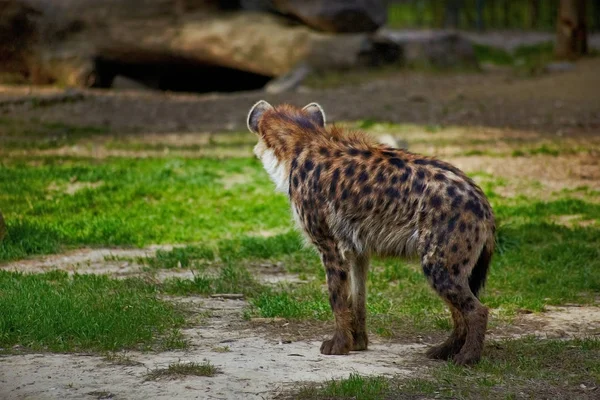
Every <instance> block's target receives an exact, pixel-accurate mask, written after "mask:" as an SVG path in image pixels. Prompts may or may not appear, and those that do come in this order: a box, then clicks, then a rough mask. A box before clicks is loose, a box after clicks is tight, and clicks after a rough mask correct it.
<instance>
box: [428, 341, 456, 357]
mask: <svg viewBox="0 0 600 400" xmlns="http://www.w3.org/2000/svg"><path fill="white" fill-rule="evenodd" d="M459 350H460V349H458V350H456V351H455V350H454V346H453V345H452V343H442V344H439V345H437V346H433V347H431V348H430V349H429V350H427V352H426V353H425V355H426V356H427V358H431V359H433V360H448V359H450V358H452V356H453V355H455V354H456V353H458V351H459Z"/></svg>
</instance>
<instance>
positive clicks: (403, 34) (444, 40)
mask: <svg viewBox="0 0 600 400" xmlns="http://www.w3.org/2000/svg"><path fill="white" fill-rule="evenodd" d="M374 40H375V41H376V42H386V43H394V44H395V45H396V46H397V47H398V52H399V53H401V57H400V58H401V59H402V62H403V63H404V64H407V65H417V66H421V65H426V66H427V65H430V66H434V67H438V68H445V69H447V68H456V67H462V68H464V67H467V68H479V65H478V62H477V58H476V56H475V51H474V49H473V44H472V43H471V41H469V40H468V39H466V38H465V37H463V36H462V35H460V34H458V33H456V32H450V31H436V32H434V31H393V30H384V31H381V32H378V33H377V34H376V37H375V39H374Z"/></svg>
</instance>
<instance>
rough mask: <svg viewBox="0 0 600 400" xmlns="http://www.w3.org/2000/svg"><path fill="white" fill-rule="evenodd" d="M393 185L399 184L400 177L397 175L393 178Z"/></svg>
mask: <svg viewBox="0 0 600 400" xmlns="http://www.w3.org/2000/svg"><path fill="white" fill-rule="evenodd" d="M390 182H391V183H392V185H395V184H397V183H398V177H397V176H396V175H394V176H392V180H391V181H390Z"/></svg>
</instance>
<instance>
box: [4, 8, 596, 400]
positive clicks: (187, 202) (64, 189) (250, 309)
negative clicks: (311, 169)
mask: <svg viewBox="0 0 600 400" xmlns="http://www.w3.org/2000/svg"><path fill="white" fill-rule="evenodd" d="M599 51H600V0H447V1H440V0H405V1H400V0H395V1H391V0H390V1H384V0H0V310H2V311H1V312H0V354H2V363H0V398H3V399H4V398H49V397H48V396H50V397H52V396H54V397H52V398H57V399H59V398H60V399H63V398H75V397H77V393H79V395H80V397H77V398H81V396H87V397H89V398H91V397H90V395H91V396H95V398H127V399H136V398H139V399H148V398H156V397H157V396H163V397H164V398H178V399H179V398H182V399H185V398H196V396H198V395H199V394H198V393H201V394H200V396H202V393H207V394H210V393H211V392H210V391H211V390H212V393H213V394H215V396H214V398H232V399H240V398H250V397H249V396H250V395H249V393H252V394H255V395H256V396H255V397H252V398H265V396H267V393H270V392H272V391H273V390H274V389H273V388H278V387H280V386H282V387H283V385H282V383H283V382H287V383H289V382H296V383H298V384H299V382H309V381H310V382H317V383H319V382H320V383H322V382H323V380H325V379H333V378H336V379H337V378H347V377H348V375H349V374H350V373H352V374H353V375H351V378H352V379H350V381H343V382H342V385H341V386H339V388H342V389H343V388H346V389H344V390H346V392H344V393H343V394H340V393H339V392H338V391H336V390H338V389H339V388H338V389H336V387H337V386H336V385H337V383H336V382H333V381H330V382H329V383H327V385H329V386H327V387H325V391H324V392H323V393H321V392H310V393H316V394H314V395H307V396H305V397H301V396H296V395H295V394H291V395H290V396H289V397H277V398H307V399H313V400H314V399H331V398H355V399H360V398H364V399H383V398H386V399H387V398H397V397H398V396H399V395H400V396H402V394H399V393H406V394H407V396H408V397H411V396H412V397H411V398H424V397H423V396H425V397H427V398H434V397H435V398H438V397H440V396H441V397H442V398H466V399H477V400H480V399H499V398H502V399H504V398H522V397H525V398H552V399H573V398H577V399H589V400H592V399H594V400H596V399H597V398H598V395H597V394H598V390H597V389H598V387H600V369H599V366H600V341H599V340H598V335H599V334H600V332H599V330H598V329H599V327H598V321H599V320H600V307H598V305H600V274H598V271H600V254H599V249H600V201H599V199H600V135H599V133H600V57H598V54H599ZM259 99H265V100H267V101H269V102H270V103H271V104H273V105H276V104H280V103H284V102H288V103H292V104H294V105H296V106H304V105H306V104H308V103H310V102H318V103H320V104H321V105H322V106H323V108H324V110H325V113H326V115H327V121H328V123H335V124H339V125H343V126H345V127H347V128H349V129H360V130H361V131H364V132H366V133H367V134H369V135H371V136H373V137H374V138H375V139H376V140H379V141H381V142H384V143H387V144H388V145H391V146H396V147H402V148H408V150H410V151H413V152H416V153H421V154H425V155H428V156H436V157H439V158H441V159H443V160H445V161H448V162H450V163H452V164H453V165H456V166H457V167H458V168H460V169H462V170H463V171H465V173H467V174H468V175H469V176H470V177H471V178H473V179H474V180H475V181H476V182H477V183H478V184H479V185H480V186H481V187H482V189H483V190H484V192H485V194H486V196H487V197H488V198H489V200H490V202H491V204H492V206H493V209H494V212H495V214H496V217H497V222H498V230H497V242H498V246H497V252H496V254H495V255H494V259H493V265H492V267H491V268H490V278H489V283H488V285H487V288H486V290H485V292H484V294H483V297H482V301H483V302H484V303H485V304H486V305H488V306H489V307H491V309H492V312H491V314H490V315H492V318H491V321H492V323H491V324H490V337H491V340H492V343H495V344H490V345H486V349H485V353H484V358H485V362H483V363H482V364H481V366H479V367H476V368H473V369H469V371H468V373H465V372H463V370H462V369H460V368H455V367H451V366H450V365H449V364H445V363H440V364H436V366H432V367H431V369H429V367H428V365H427V364H426V363H424V358H423V355H422V346H423V344H428V345H429V344H433V343H436V342H439V341H440V340H442V338H444V337H446V336H447V334H448V331H449V330H450V329H451V324H450V319H449V315H448V314H447V311H446V309H445V307H444V304H443V303H442V302H441V301H440V300H439V299H438V298H437V296H436V295H435V294H434V293H433V291H431V290H430V288H429V287H428V285H427V284H426V282H425V279H424V278H423V276H422V275H423V274H422V269H421V267H420V266H419V265H418V263H414V262H404V261H400V260H379V259H374V260H373V263H372V268H371V271H370V274H369V300H368V304H369V329H370V335H371V336H370V337H371V339H372V342H373V343H374V344H375V346H376V347H374V349H375V351H371V352H366V353H365V355H364V356H363V355H361V357H362V358H361V359H363V360H364V362H362V363H357V362H356V360H357V359H356V358H355V357H339V358H338V357H332V358H327V359H322V358H317V354H318V346H314V342H315V341H320V340H322V338H323V337H325V336H324V335H328V334H329V333H330V331H331V326H332V320H331V318H332V315H331V312H330V306H329V303H328V300H327V295H326V286H325V285H324V283H325V272H324V270H323V268H322V266H321V265H320V260H319V257H318V256H317V255H316V254H315V253H314V252H313V251H311V250H309V249H306V248H305V247H303V246H302V243H303V240H302V238H301V236H300V235H299V233H298V231H297V230H296V229H295V228H294V226H293V222H292V220H291V218H290V211H289V204H288V200H287V198H286V197H285V196H284V195H282V194H280V193H275V192H274V188H273V184H272V182H271V181H270V179H269V177H268V176H267V174H266V172H265V171H264V168H263V166H262V164H261V163H260V161H259V160H257V159H256V157H255V156H254V154H253V152H252V149H253V147H254V146H255V144H256V141H257V139H256V136H255V135H254V134H252V133H250V132H248V131H247V128H246V121H245V120H246V116H247V113H248V111H249V109H250V107H251V106H252V105H253V104H254V103H255V102H257V101H258V100H259ZM391 181H392V182H393V181H394V180H391ZM353 196H355V198H356V199H357V201H362V200H361V199H360V198H359V197H360V196H359V195H358V194H357V193H355V194H353ZM365 207H366V205H365ZM98 275H101V276H98ZM180 306H181V307H183V308H180ZM182 310H183V311H182ZM530 334H535V335H536V336H537V337H541V338H559V339H560V340H558V341H552V340H547V339H539V340H538V339H533V338H530V337H527V338H526V339H524V338H523V335H530ZM594 335H595V336H594ZM494 338H496V339H498V338H509V339H511V341H510V342H505V341H502V342H494V341H493V340H494ZM572 338H575V339H573V340H569V339H572ZM224 343H226V345H224ZM498 343H500V344H498ZM139 349H153V350H155V351H152V352H148V353H144V354H142V353H139V352H137V351H136V350H139ZM52 351H56V352H59V353H60V354H54V355H53V354H51V353H50V352H52ZM78 351H84V352H96V353H94V354H96V355H98V354H99V353H98V352H105V351H110V352H114V353H110V354H109V355H108V356H107V357H106V358H105V359H104V361H102V360H101V359H100V358H99V357H97V356H89V354H88V353H86V355H85V356H78V355H77V354H76V353H73V354H63V353H64V352H78ZM129 351H130V352H129ZM275 351H278V352H279V353H278V354H279V356H280V357H282V358H277V360H278V361H276V360H274V359H273V358H275V357H273V354H274V352H275ZM34 352H40V353H43V356H40V355H36V354H25V353H34ZM23 355H25V357H23ZM290 355H291V356H303V357H293V361H291V360H292V358H290V357H288V356H290ZM365 357H366V358H365ZM369 357H370V358H369ZM386 357H388V358H386ZM179 360H181V361H185V362H186V363H187V361H194V362H197V363H196V364H195V365H193V364H190V365H187V364H185V365H183V367H185V368H181V367H182V365H181V363H180V361H179ZM382 360H387V361H382ZM209 361H210V362H209ZM100 362H102V363H103V364H102V365H103V367H102V368H98V365H100V364H99V363H100ZM200 362H202V364H200ZM211 363H212V364H211ZM252 363H254V364H252ZM119 364H122V365H119ZM384 364H385V365H386V366H385V368H386V369H383V370H381V369H380V370H378V369H376V368H375V366H376V365H379V366H383V365H384ZM124 365H126V366H127V367H126V368H127V371H128V372H127V373H123V371H124V370H123V366H124ZM167 365H168V368H165V367H167ZM263 366H264V369H263ZM186 368H187V369H186ZM423 368H426V369H423ZM221 369H222V371H223V373H218V372H219V371H220V370H221ZM148 371H151V372H152V374H151V376H150V378H148V379H150V380H154V379H158V378H157V376H158V377H160V376H162V375H165V376H166V375H169V374H174V375H175V376H176V377H180V376H181V375H182V374H184V375H185V374H187V373H191V374H196V375H209V376H211V375H214V376H212V377H211V378H207V379H203V378H202V377H200V378H191V377H190V378H189V379H196V380H194V381H191V380H183V379H177V380H172V381H169V383H168V384H164V383H160V382H154V383H152V382H146V381H144V382H142V381H143V380H144V379H146V378H144V377H145V376H146V374H148ZM181 371H183V372H181ZM186 371H187V372H186ZM249 371H251V372H249ZM377 371H380V372H377ZM398 371H408V374H407V375H406V376H407V377H422V378H419V379H418V380H410V381H405V380H404V378H403V376H395V377H394V378H393V379H392V380H391V381H388V380H387V379H388V378H384V377H377V378H376V380H373V381H370V380H362V378H361V377H360V376H358V375H354V374H355V373H360V374H365V375H371V374H373V373H385V374H386V376H387V374H388V372H389V373H390V374H396V373H398ZM249 373H251V374H252V375H249ZM413 373H414V374H413ZM402 374H404V372H402ZM250 376H251V377H253V379H248V378H249V377H250ZM406 376H405V377H406ZM148 379H146V380H148ZM365 379H366V378H365ZM344 382H346V383H347V384H344ZM190 384H191V385H192V386H193V388H194V390H190V386H189V385H190ZM250 384H251V386H248V385H250ZM211 385H212V386H211ZM211 387H212V389H211ZM49 388H52V390H51V391H50V390H49ZM195 388H199V389H200V390H203V391H204V392H198V391H196V389H195ZM369 388H371V389H369ZM340 390H341V389H340ZM369 390H372V391H369ZM3 391H4V392H3ZM84 393H86V395H84ZM307 393H308V392H307ZM319 393H321V394H319ZM371 393H379V394H377V395H371ZM74 396H75V397H74ZM361 396H362V397H361ZM378 396H379V397H378ZM408 397H407V398H408Z"/></svg>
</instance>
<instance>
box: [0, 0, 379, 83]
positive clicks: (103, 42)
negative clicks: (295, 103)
mask: <svg viewBox="0 0 600 400" xmlns="http://www.w3.org/2000/svg"><path fill="white" fill-rule="evenodd" d="M296 3H298V4H301V3H302V2H287V3H281V5H282V6H284V5H286V4H287V6H289V7H291V8H290V9H289V10H290V12H291V10H296V9H298V10H300V9H303V8H302V7H300V6H298V7H300V8H297V7H296V6H297V5H298V4H296ZM317 3H319V2H313V1H309V2H307V3H306V4H310V5H311V7H316V6H317ZM323 3H325V2H323ZM331 3H332V5H330V6H328V7H334V5H335V4H337V3H338V2H336V1H334V2H331ZM349 3H351V4H355V5H357V4H359V3H360V4H363V3H364V4H363V5H366V4H367V3H368V2H363V3H361V2H352V1H351V2H349ZM2 4H9V5H10V7H5V8H6V9H9V10H12V11H11V12H10V13H9V12H3V13H2V14H0V27H2V26H6V27H7V28H6V29H5V31H6V36H5V37H8V38H10V39H11V40H9V41H7V42H9V43H19V40H26V42H27V46H20V47H19V48H20V49H26V52H23V55H21V56H18V57H17V56H15V54H14V53H15V51H16V50H18V49H14V48H11V50H10V51H5V54H7V57H10V58H12V59H16V60H20V61H19V63H20V64H19V65H20V68H21V70H26V74H27V75H28V76H29V78H30V80H31V82H32V83H38V84H46V83H53V82H58V83H62V84H65V85H68V86H76V87H111V86H112V83H113V81H114V79H115V77H116V76H117V75H121V76H127V77H130V78H134V79H136V80H138V81H142V82H145V83H147V85H148V86H150V87H155V88H159V89H169V88H171V89H172V88H173V87H178V88H182V89H181V90H198V91H203V90H204V89H205V90H204V91H207V90H214V89H215V87H214V85H215V83H218V82H231V83H235V84H236V85H241V86H240V89H243V88H245V87H244V84H245V83H249V85H250V86H249V87H247V88H251V87H252V82H251V81H252V80H255V83H256V84H257V85H259V86H258V87H260V86H262V85H264V84H265V83H266V82H267V81H268V80H269V79H270V78H273V77H280V76H283V75H286V74H288V73H290V72H291V71H293V70H294V69H295V68H297V66H298V65H300V64H301V63H303V62H308V63H309V64H310V65H311V67H314V68H317V69H332V68H353V67H356V66H358V65H359V64H361V63H363V64H364V63H365V62H367V63H368V62H369V57H370V56H369V54H370V53H371V52H372V51H373V50H375V48H374V47H373V46H372V45H371V41H370V39H369V37H368V35H367V34H364V33H363V34H345V35H334V34H328V33H322V32H318V31H315V30H313V29H311V28H310V27H308V26H306V25H303V24H298V23H294V22H292V21H290V19H289V18H287V17H284V16H282V15H274V14H272V13H271V14H270V13H264V12H251V11H234V12H231V11H228V10H229V9H231V8H235V7H239V6H240V4H239V1H238V2H236V1H228V0H209V1H200V0H127V1H125V0H60V1H56V0H0V10H2V8H1V5H2ZM236 4H237V5H236ZM319 4H320V3H319ZM340 4H341V3H340ZM287 6H286V7H287ZM319 7H320V8H319ZM319 7H317V8H318V9H319V10H321V9H322V10H325V8H323V7H325V6H323V5H321V6H319ZM337 7H338V8H337V10H338V11H340V13H342V14H343V10H344V7H342V6H341V5H338V6H337ZM357 7H358V6H357ZM258 8H260V7H258ZM317 8H315V10H317ZM306 10H310V8H308V9H306ZM328 10H331V9H328ZM348 10H351V8H348ZM348 12H349V14H348V15H354V14H352V12H350V11H348ZM332 15H333V14H332ZM340 15H341V14H340ZM32 16H33V17H32ZM3 21H5V22H6V23H3ZM11 21H16V22H11ZM19 21H27V24H29V25H26V24H24V23H22V22H19ZM17 26H28V27H29V28H28V30H27V32H29V33H28V34H27V35H24V34H22V33H21V31H19V30H17V29H16V27H17ZM365 55H366V57H365ZM371 58H372V57H371ZM3 67H4V66H3V65H0V70H1V69H2V68H3ZM165 74H167V75H168V76H165ZM192 80H194V81H195V82H191V81H192ZM173 90H180V89H173Z"/></svg>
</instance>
